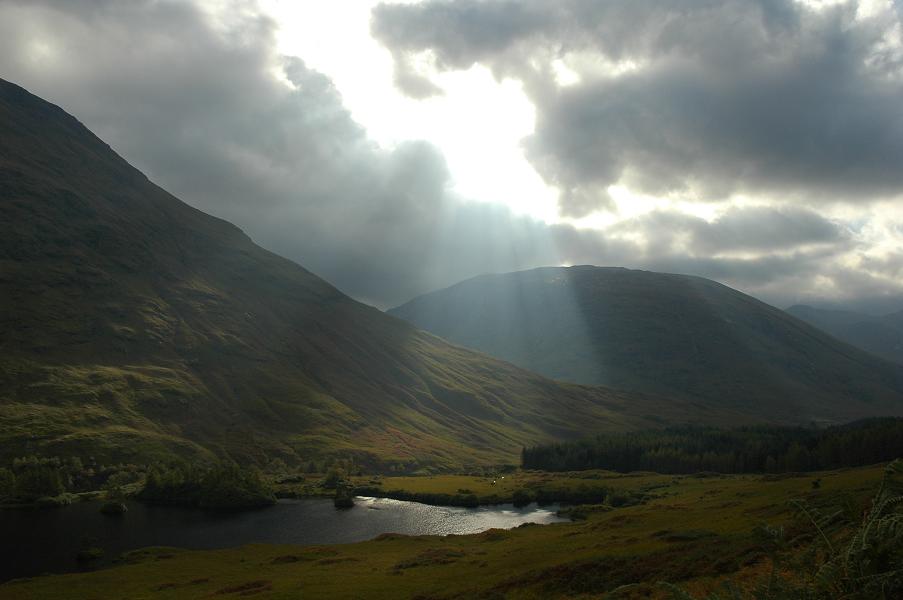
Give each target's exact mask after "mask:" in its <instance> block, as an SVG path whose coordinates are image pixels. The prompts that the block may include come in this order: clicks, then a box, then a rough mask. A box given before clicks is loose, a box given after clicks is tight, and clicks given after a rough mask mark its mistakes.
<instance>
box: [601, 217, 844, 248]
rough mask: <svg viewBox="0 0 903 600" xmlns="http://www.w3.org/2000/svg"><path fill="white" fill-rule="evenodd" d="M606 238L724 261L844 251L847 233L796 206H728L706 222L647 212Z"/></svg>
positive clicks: (618, 226) (613, 231)
mask: <svg viewBox="0 0 903 600" xmlns="http://www.w3.org/2000/svg"><path fill="white" fill-rule="evenodd" d="M608 233H609V234H611V235H619V234H631V235H634V236H636V235H639V236H640V237H641V238H642V239H643V240H644V241H645V243H646V245H647V246H648V245H654V246H655V247H656V248H657V249H658V252H666V251H667V252H675V251H682V252H685V253H692V254H693V255H705V256H719V255H721V256H724V255H730V254H732V253H733V254H735V255H736V254H738V253H747V254H749V253H762V252H771V253H779V252H783V251H787V250H795V249H799V248H801V247H807V246H816V245H818V246H820V245H828V246H830V247H831V248H832V249H833V251H835V252H839V251H841V250H846V249H848V242H850V241H851V235H850V233H849V232H848V231H847V230H846V229H845V228H844V227H842V226H841V225H838V224H836V223H834V222H831V221H829V220H828V219H826V218H824V217H822V216H820V215H819V214H817V213H815V212H813V211H811V210H807V209H801V208H796V207H785V208H776V207H771V206H748V207H732V208H730V209H728V210H727V211H725V212H724V213H723V214H721V215H720V216H719V217H717V218H716V219H713V220H712V221H706V220H705V219H702V218H700V217H695V216H693V215H688V214H686V213H681V212H677V211H664V210H659V211H653V212H650V213H646V214H644V215H642V216H640V217H636V218H633V219H627V220H624V221H621V222H620V223H618V224H616V225H614V226H612V227H611V228H609V229H608Z"/></svg>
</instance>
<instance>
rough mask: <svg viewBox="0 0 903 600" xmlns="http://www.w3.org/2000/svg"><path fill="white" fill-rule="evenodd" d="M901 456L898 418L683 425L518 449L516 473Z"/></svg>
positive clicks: (779, 466)
mask: <svg viewBox="0 0 903 600" xmlns="http://www.w3.org/2000/svg"><path fill="white" fill-rule="evenodd" d="M901 456H903V419H900V418H880V419H869V420H865V421H858V422H856V423H851V424H848V425H843V426H837V427H830V428H826V429H814V428H805V427H777V426H764V425H762V426H749V427H738V428H733V429H720V428H715V427H698V426H685V427H673V428H667V429H659V430H647V431H638V432H630V433H609V434H600V435H597V436H596V437H595V438H593V439H588V440H582V441H577V442H568V443H560V444H546V445H538V446H533V447H530V448H524V449H523V450H522V452H521V466H522V467H523V468H525V469H540V470H545V471H579V470H585V469H605V470H609V471H618V472H622V473H626V472H630V471H655V472H658V473H674V474H680V473H698V472H702V471H715V472H718V473H788V472H799V471H818V470H825V469H837V468H842V467H857V466H862V465H868V464H874V463H880V462H886V461H890V460H893V459H895V458H898V457H901Z"/></svg>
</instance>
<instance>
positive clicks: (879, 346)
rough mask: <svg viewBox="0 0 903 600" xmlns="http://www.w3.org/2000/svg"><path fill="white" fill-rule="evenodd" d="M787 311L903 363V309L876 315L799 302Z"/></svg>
mask: <svg viewBox="0 0 903 600" xmlns="http://www.w3.org/2000/svg"><path fill="white" fill-rule="evenodd" d="M787 312H788V313H790V314H791V315H793V316H794V317H796V318H798V319H802V320H803V321H806V322H807V323H809V324H810V325H814V326H815V327H818V328H819V329H821V330H823V331H826V332H828V333H830V334H831V335H833V336H834V337H836V338H837V339H839V340H843V341H844V342H846V343H848V344H852V345H853V346H856V347H857V348H861V349H863V350H866V351H867V352H871V353H872V354H876V355H878V356H881V357H883V358H886V359H887V360H890V361H893V362H895V363H899V364H903V311H901V312H896V313H892V314H889V315H884V316H882V317H875V316H872V315H867V314H864V313H859V312H854V311H848V310H826V309H821V308H814V307H812V306H806V305H803V304H798V305H796V306H791V307H790V308H788V309H787Z"/></svg>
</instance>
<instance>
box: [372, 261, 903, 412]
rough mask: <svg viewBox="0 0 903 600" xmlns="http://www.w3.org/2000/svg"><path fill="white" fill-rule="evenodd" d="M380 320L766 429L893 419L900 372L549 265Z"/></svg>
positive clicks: (692, 302) (698, 299)
mask: <svg viewBox="0 0 903 600" xmlns="http://www.w3.org/2000/svg"><path fill="white" fill-rule="evenodd" d="M390 313H391V314H394V315H396V316H398V317H401V318H404V319H406V320H408V321H410V322H412V323H414V324H415V325H417V326H419V327H422V328H424V329H426V330H428V331H432V332H433V333H436V334H437V335H440V336H442V337H444V338H446V339H448V340H451V341H453V342H457V343H460V344H462V345H464V346H467V347H470V348H474V349H477V350H481V351H483V352H486V353H488V354H491V355H493V356H497V357H499V358H503V359H505V360H510V361H511V362H513V363H515V364H517V365H520V366H522V367H525V368H528V369H531V370H535V371H536V372H538V373H542V374H544V375H547V376H549V377H555V378H560V379H563V380H568V381H574V382H580V383H585V384H604V385H611V386H614V387H617V388H623V389H629V390H636V391H643V392H651V393H663V392H667V393H669V394H677V395H680V396H682V397H684V398H688V399H693V400H695V401H697V402H700V403H703V404H704V405H705V406H708V407H717V408H725V407H729V408H731V409H733V410H737V411H740V412H743V413H745V414H748V415H753V416H757V417H759V418H764V419H768V420H772V421H776V422H791V423H793V422H809V421H812V420H815V421H819V422H837V421H846V420H852V419H855V418H860V417H866V416H870V415H881V414H901V413H903V369H901V368H900V367H898V366H896V365H892V364H890V363H887V362H885V361H883V360H880V359H878V358H875V357H873V356H871V355H869V354H867V353H865V352H862V351H861V350H858V349H856V348H853V347H851V346H848V345H846V344H844V343H841V342H838V341H837V340H835V339H834V338H832V337H830V336H828V335H825V334H824V333H822V332H821V331H819V330H817V329H815V328H813V327H811V326H809V325H807V324H806V323H803V322H802V321H799V320H797V319H795V318H794V317H792V316H790V315H788V314H787V313H785V312H783V311H781V310H778V309H776V308H773V307H771V306H768V305H767V304H764V303H762V302H759V301H758V300H756V299H755V298H752V297H750V296H747V295H745V294H742V293H740V292H737V291H735V290H732V289H730V288H728V287H726V286H723V285H721V284H718V283H715V282H714V281H709V280H706V279H702V278H699V277H689V276H683V275H669V274H662V273H652V272H647V271H633V270H628V269H620V268H601V267H592V266H578V267H569V268H564V267H561V268H557V267H550V268H542V269H534V270H531V271H523V272H518V273H508V274H502V275H485V276H480V277H476V278H474V279H470V280H468V281H465V282H462V283H459V284H457V285H455V286H452V287H450V288H447V289H445V290H441V291H438V292H434V293H431V294H427V295H424V296H421V297H419V298H416V299H414V300H412V301H411V302H409V303H407V304H405V305H403V306H401V307H398V308H396V309H393V310H392V311H390Z"/></svg>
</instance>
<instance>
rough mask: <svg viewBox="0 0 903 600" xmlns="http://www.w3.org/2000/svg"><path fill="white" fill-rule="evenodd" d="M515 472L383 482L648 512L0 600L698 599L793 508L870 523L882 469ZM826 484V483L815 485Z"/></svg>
mask: <svg viewBox="0 0 903 600" xmlns="http://www.w3.org/2000/svg"><path fill="white" fill-rule="evenodd" d="M574 475H576V474H571V475H567V474H557V475H547V474H542V473H531V472H525V473H516V474H513V475H505V479H500V478H496V479H495V481H496V483H495V484H494V485H493V484H492V481H493V480H492V479H491V478H485V477H464V476H436V477H422V478H408V477H397V478H386V479H383V481H382V483H383V486H384V487H386V488H393V489H406V490H408V491H411V492H424V493H454V492H456V491H457V490H459V489H470V490H472V491H473V492H474V493H476V494H480V495H484V494H490V495H491V494H499V493H501V492H502V491H504V492H505V493H512V494H513V493H514V491H516V489H518V488H520V487H525V488H530V487H535V486H537V485H540V484H541V485H553V484H554V485H561V486H578V487H579V486H580V485H585V484H586V483H587V482H592V483H595V484H598V485H604V486H606V487H607V488H609V489H617V490H621V491H624V492H628V493H632V494H634V495H644V496H646V501H645V503H644V504H641V505H637V506H630V507H624V508H611V507H599V508H598V509H596V510H587V511H586V514H585V516H586V518H585V520H580V521H576V522H573V523H562V524H556V525H547V526H524V527H520V528H518V529H514V530H510V531H500V530H490V531H487V532H484V533H482V534H477V535H470V536H445V537H405V536H399V535H392V534H388V535H384V536H381V537H379V538H377V539H375V540H372V541H369V542H364V543H359V544H349V545H336V546H317V547H298V546H272V545H252V546H244V547H241V548H235V549H228V550H218V551H184V550H176V549H148V550H145V551H141V552H137V553H133V554H132V555H130V556H129V557H128V560H127V562H126V564H123V565H122V566H118V567H114V568H111V569H106V570H102V571H97V572H94V573H83V574H69V575H59V576H45V577H39V578H35V579H31V580H19V581H14V582H10V583H7V584H5V585H2V586H0V599H4V600H5V599H10V600H12V599H15V600H44V599H47V600H50V599H60V600H62V599H64V598H65V599H69V598H98V599H101V598H129V599H131V598H135V599H138V598H147V599H160V600H164V599H174V598H209V597H215V598H238V597H245V596H253V597H255V598H286V599H287V598H292V599H294V598H420V599H427V598H434V599H438V598H511V599H525V598H564V597H568V598H572V597H585V598H601V597H604V596H605V594H606V593H608V592H610V591H611V590H614V589H616V588H619V587H620V586H623V585H627V584H633V583H638V584H639V585H637V586H633V587H631V588H629V589H625V590H623V591H622V592H619V593H618V594H617V595H616V596H609V597H619V598H621V597H623V598H647V597H664V590H663V589H662V588H661V587H659V586H658V585H657V582H659V581H662V580H664V581H671V582H679V583H681V584H682V585H683V586H684V587H685V588H687V589H689V590H691V591H694V592H704V591H707V590H711V589H715V588H716V587H717V586H718V585H720V582H722V581H724V580H727V579H731V580H734V581H736V582H738V583H740V584H743V582H748V581H750V580H751V579H753V578H756V577H758V576H760V575H761V574H762V573H764V572H765V571H767V570H768V568H769V561H768V558H767V556H766V554H765V551H764V548H763V546H762V542H761V539H760V538H759V537H757V535H756V534H755V533H754V530H755V529H756V527H757V526H760V525H762V524H766V523H767V524H770V525H776V526H777V525H783V526H785V527H787V528H788V531H799V532H802V531H806V530H807V527H808V526H807V525H806V524H805V523H803V522H802V521H800V520H799V517H797V516H796V515H795V513H794V511H793V509H792V508H791V505H790V501H791V500H794V499H805V500H807V501H808V502H809V503H810V504H811V505H812V506H823V507H827V506H833V505H838V506H839V505H841V504H843V503H844V502H847V504H848V506H850V507H851V508H850V509H848V510H852V511H854V512H855V511H861V510H862V508H863V507H865V505H866V502H867V501H868V499H869V498H870V496H871V495H872V493H874V491H875V489H876V488H877V485H878V482H879V480H880V478H881V475H882V469H881V468H880V467H867V468H860V469H851V470H844V471H832V472H824V473H816V474H806V475H800V476H784V477H776V476H759V475H744V476H702V477H700V476H678V477H674V476H662V475H655V474H638V475H615V474H610V473H602V472H588V473H582V474H580V475H581V476H580V477H576V476H574ZM816 481H817V482H818V483H817V484H816V483H815V482H816Z"/></svg>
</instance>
